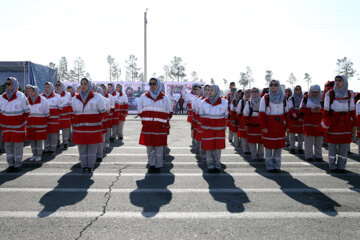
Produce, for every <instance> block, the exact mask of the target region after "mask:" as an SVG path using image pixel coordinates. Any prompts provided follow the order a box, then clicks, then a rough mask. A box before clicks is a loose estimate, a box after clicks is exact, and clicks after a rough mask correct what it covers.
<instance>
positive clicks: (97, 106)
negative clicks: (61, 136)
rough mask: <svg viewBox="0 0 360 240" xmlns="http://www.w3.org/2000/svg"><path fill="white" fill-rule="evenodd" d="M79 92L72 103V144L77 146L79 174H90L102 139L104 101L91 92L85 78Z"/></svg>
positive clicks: (89, 83) (90, 87)
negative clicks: (79, 163)
mask: <svg viewBox="0 0 360 240" xmlns="http://www.w3.org/2000/svg"><path fill="white" fill-rule="evenodd" d="M80 84H81V91H80V94H78V95H76V97H75V99H74V101H73V102H72V108H73V110H74V121H73V129H74V133H73V138H72V140H73V142H74V143H75V144H77V145H78V149H79V154H80V161H81V172H82V173H86V172H88V173H92V172H93V171H94V165H95V162H96V153H97V147H98V144H99V143H102V142H103V138H102V127H101V126H102V122H101V121H102V118H103V115H104V112H105V104H104V100H103V99H102V97H101V96H100V95H99V94H95V93H94V91H93V90H92V88H93V86H92V82H91V81H89V80H88V79H87V78H83V79H81V81H80Z"/></svg>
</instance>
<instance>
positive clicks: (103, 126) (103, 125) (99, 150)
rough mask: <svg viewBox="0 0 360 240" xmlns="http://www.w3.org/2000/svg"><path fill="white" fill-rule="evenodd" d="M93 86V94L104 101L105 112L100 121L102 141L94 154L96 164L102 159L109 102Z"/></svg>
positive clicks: (97, 88) (98, 88)
mask: <svg viewBox="0 0 360 240" xmlns="http://www.w3.org/2000/svg"><path fill="white" fill-rule="evenodd" d="M93 85H94V89H93V91H94V92H95V94H99V95H100V96H101V97H102V100H103V101H104V107H105V112H104V114H103V118H102V120H101V130H102V131H101V135H102V137H103V141H102V143H99V144H98V147H97V152H96V162H101V161H102V159H103V158H104V149H105V136H106V132H107V128H106V119H107V115H108V114H109V112H110V102H109V99H107V98H105V97H104V95H105V93H104V91H103V90H102V88H101V87H99V86H97V85H96V84H93Z"/></svg>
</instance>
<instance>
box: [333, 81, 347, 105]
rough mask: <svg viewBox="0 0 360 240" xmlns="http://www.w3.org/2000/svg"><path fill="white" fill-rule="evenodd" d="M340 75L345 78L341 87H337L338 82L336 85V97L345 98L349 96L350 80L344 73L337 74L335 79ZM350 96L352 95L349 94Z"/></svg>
mask: <svg viewBox="0 0 360 240" xmlns="http://www.w3.org/2000/svg"><path fill="white" fill-rule="evenodd" d="M337 77H339V78H342V80H343V82H344V83H343V86H342V87H341V88H337V87H336V83H335V86H334V91H335V98H345V97H346V96H347V91H348V80H347V77H346V76H344V75H341V76H336V77H335V79H336V78H337ZM349 97H350V96H349ZM341 101H347V100H341Z"/></svg>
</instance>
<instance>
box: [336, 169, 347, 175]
mask: <svg viewBox="0 0 360 240" xmlns="http://www.w3.org/2000/svg"><path fill="white" fill-rule="evenodd" d="M338 173H340V174H345V173H346V170H345V169H338Z"/></svg>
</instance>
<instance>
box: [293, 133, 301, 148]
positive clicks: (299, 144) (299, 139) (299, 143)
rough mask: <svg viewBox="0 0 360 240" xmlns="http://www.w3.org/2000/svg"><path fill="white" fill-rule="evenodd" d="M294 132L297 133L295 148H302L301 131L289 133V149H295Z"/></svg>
mask: <svg viewBox="0 0 360 240" xmlns="http://www.w3.org/2000/svg"><path fill="white" fill-rule="evenodd" d="M295 134H297V135H298V136H297V142H298V147H297V149H303V143H304V134H302V133H289V142H290V149H295V141H296V137H295Z"/></svg>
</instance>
